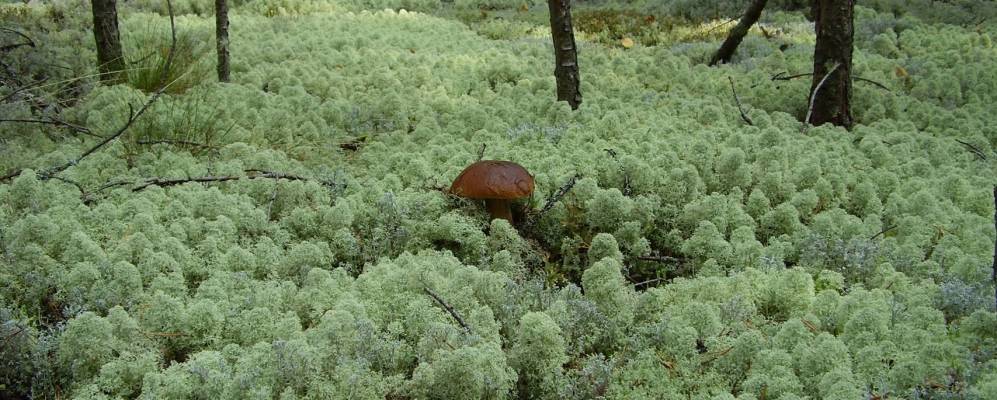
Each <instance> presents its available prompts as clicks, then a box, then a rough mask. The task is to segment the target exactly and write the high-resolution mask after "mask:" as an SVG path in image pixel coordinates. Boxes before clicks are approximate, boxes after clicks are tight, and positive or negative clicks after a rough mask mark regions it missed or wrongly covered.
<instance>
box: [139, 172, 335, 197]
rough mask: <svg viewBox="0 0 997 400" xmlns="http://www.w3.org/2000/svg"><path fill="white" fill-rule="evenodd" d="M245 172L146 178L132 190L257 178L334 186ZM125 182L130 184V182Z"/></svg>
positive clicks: (322, 182)
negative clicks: (240, 173) (238, 173)
mask: <svg viewBox="0 0 997 400" xmlns="http://www.w3.org/2000/svg"><path fill="white" fill-rule="evenodd" d="M245 172H246V175H206V176H194V177H186V178H161V177H153V178H147V179H146V180H145V181H143V182H142V183H141V184H139V185H138V186H136V187H134V188H132V191H133V192H139V191H142V190H143V189H145V188H148V187H150V186H159V187H167V186H176V185H182V184H184V183H191V182H200V183H207V182H227V181H235V180H239V179H259V178H263V179H286V180H289V181H316V182H319V183H320V184H322V185H323V186H329V187H334V186H335V184H334V183H333V182H325V181H319V180H316V179H309V178H305V177H302V176H298V175H293V174H285V173H283V172H272V171H265V170H260V169H247V170H245ZM125 184H131V182H130V183H125Z"/></svg>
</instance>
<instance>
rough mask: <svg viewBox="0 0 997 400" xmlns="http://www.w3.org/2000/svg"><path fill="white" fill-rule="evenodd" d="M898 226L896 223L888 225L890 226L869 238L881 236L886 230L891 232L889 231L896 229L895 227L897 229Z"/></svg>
mask: <svg viewBox="0 0 997 400" xmlns="http://www.w3.org/2000/svg"><path fill="white" fill-rule="evenodd" d="M896 228H897V226H896V225H890V226H888V227H886V228H883V230H881V231H879V233H877V234H875V235H872V237H870V238H869V240H873V239H875V238H878V237H880V236H881V235H883V234H884V233H886V232H889V231H892V230H894V229H896Z"/></svg>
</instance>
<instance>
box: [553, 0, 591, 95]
mask: <svg viewBox="0 0 997 400" xmlns="http://www.w3.org/2000/svg"><path fill="white" fill-rule="evenodd" d="M547 6H548V7H549V9H550V33H551V37H552V38H553V39H554V78H555V79H556V80H557V99H558V100H561V101H567V102H568V104H569V105H571V109H572V110H577V109H578V105H579V104H581V103H582V94H581V92H580V91H579V90H578V86H579V82H580V80H579V75H578V54H577V51H576V47H575V33H574V31H572V29H571V0H547Z"/></svg>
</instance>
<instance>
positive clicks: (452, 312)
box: [422, 287, 471, 333]
mask: <svg viewBox="0 0 997 400" xmlns="http://www.w3.org/2000/svg"><path fill="white" fill-rule="evenodd" d="M422 290H423V291H425V292H426V294H428V295H429V297H432V298H433V300H436V302H437V303H438V304H439V305H440V306H441V307H443V309H445V310H447V312H448V313H450V316H451V317H453V319H454V320H456V321H457V323H458V324H460V326H461V327H463V328H464V332H465V333H471V327H470V326H468V325H467V323H466V322H464V318H461V316H460V314H458V313H457V310H455V309H454V308H453V306H451V305H450V304H449V303H447V301H446V300H443V298H442V297H440V295H438V294H436V292H433V291H432V290H429V288H428V287H424V288H422Z"/></svg>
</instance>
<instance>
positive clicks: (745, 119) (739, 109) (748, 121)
mask: <svg viewBox="0 0 997 400" xmlns="http://www.w3.org/2000/svg"><path fill="white" fill-rule="evenodd" d="M727 80H729V81H730V91H731V93H733V94H734V103H735V104H737V111H738V112H740V113H741V119H742V120H744V122H745V123H747V124H748V125H751V126H755V123H754V122H753V121H752V120H751V118H749V117H748V114H746V113H745V112H744V108H743V107H741V99H740V98H738V97H737V89H734V78H731V77H729V76H728V77H727Z"/></svg>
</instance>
